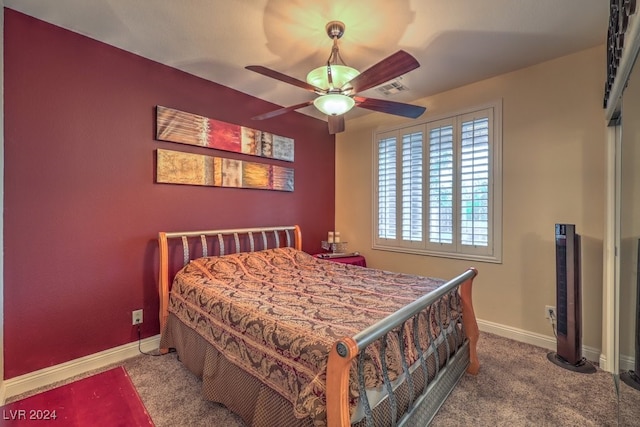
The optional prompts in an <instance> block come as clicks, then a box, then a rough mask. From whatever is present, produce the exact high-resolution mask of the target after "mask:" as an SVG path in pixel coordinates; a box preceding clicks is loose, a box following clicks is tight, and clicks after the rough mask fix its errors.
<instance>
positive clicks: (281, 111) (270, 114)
mask: <svg viewBox="0 0 640 427" xmlns="http://www.w3.org/2000/svg"><path fill="white" fill-rule="evenodd" d="M311 104H313V101H307V102H303V103H301V104H296V105H292V106H290V107H283V108H278V109H277V110H273V111H269V112H268V113H264V114H260V115H259V116H255V117H251V120H265V119H270V118H272V117H276V116H279V115H281V114H284V113H288V112H289V111H293V110H297V109H298V108H303V107H306V106H308V105H311Z"/></svg>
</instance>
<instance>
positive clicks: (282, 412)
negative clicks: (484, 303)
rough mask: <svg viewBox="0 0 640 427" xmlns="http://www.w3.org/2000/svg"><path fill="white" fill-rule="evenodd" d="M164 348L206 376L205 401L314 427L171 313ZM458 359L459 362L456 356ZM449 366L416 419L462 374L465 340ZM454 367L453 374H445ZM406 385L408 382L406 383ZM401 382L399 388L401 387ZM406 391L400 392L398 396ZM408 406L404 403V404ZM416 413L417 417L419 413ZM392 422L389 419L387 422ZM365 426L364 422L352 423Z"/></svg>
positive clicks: (263, 426)
mask: <svg viewBox="0 0 640 427" xmlns="http://www.w3.org/2000/svg"><path fill="white" fill-rule="evenodd" d="M160 348H173V349H175V350H176V352H177V354H178V358H179V360H180V361H181V362H182V363H183V364H184V366H185V367H186V368H187V369H188V370H189V371H190V372H192V373H193V374H194V375H196V376H197V377H198V378H200V379H201V380H202V395H203V397H204V398H205V399H207V400H211V401H213V402H217V403H220V404H222V405H224V406H225V407H227V408H228V409H229V410H231V411H232V412H234V413H235V414H237V415H238V416H239V417H240V418H242V420H243V421H244V422H245V424H246V425H247V426H250V427H273V426H276V425H277V426H279V427H313V426H314V423H313V420H312V419H311V418H306V419H297V418H295V417H294V415H293V404H292V403H291V402H289V401H288V400H287V399H285V398H284V397H282V396H281V395H280V394H278V393H277V392H275V391H274V390H273V389H271V388H270V387H268V386H266V385H264V384H263V383H261V382H260V381H259V380H258V379H257V378H255V377H254V376H252V375H251V374H249V373H247V372H246V371H244V370H242V369H241V368H239V367H238V366H236V365H234V364H233V363H231V362H229V361H228V360H227V359H226V358H225V357H224V356H223V355H221V353H220V352H218V350H216V349H215V348H214V347H213V346H212V345H211V344H210V343H209V342H207V341H206V340H205V339H204V338H202V337H201V336H200V335H199V334H198V333H197V332H195V331H194V330H193V329H191V328H189V327H188V326H186V325H185V324H184V323H183V322H182V321H180V320H179V319H178V318H177V317H175V316H174V315H173V314H169V318H168V321H167V324H166V327H165V329H164V331H163V333H162V337H161V341H160ZM444 348H445V346H444V345H441V346H439V349H440V351H439V353H440V355H439V359H440V360H441V361H443V360H445V359H446V358H447V356H446V352H445V351H444ZM456 359H457V360H456ZM452 362H454V363H450V364H449V366H448V367H444V368H443V369H441V371H440V373H441V374H449V375H440V376H439V377H438V378H436V379H434V380H432V379H433V378H431V379H430V381H431V380H432V381H431V382H430V384H429V389H430V391H429V395H428V396H427V399H425V402H424V403H425V405H424V408H425V410H424V411H419V412H422V413H421V414H414V418H413V421H417V420H418V419H419V420H420V423H421V424H422V423H424V422H425V421H426V422H428V421H430V420H431V418H432V417H433V415H435V413H436V412H437V410H438V408H439V407H440V406H441V404H442V403H443V402H444V400H445V399H446V397H447V396H448V394H449V393H450V391H451V389H453V387H454V386H455V384H456V383H457V382H458V380H459V378H460V377H461V376H462V374H464V370H465V369H466V367H467V365H468V364H469V351H468V346H467V342H465V344H464V345H463V348H462V349H461V350H459V351H458V352H457V354H456V356H453V357H452ZM428 364H429V365H431V366H430V369H429V370H430V372H435V369H434V368H435V366H434V361H433V357H431V358H429V359H428ZM447 371H451V372H447ZM418 373H419V370H417V371H416V372H415V373H414V374H415V375H412V376H413V377H414V379H415V385H416V387H419V388H421V387H423V386H424V379H423V378H422V375H421V374H418ZM405 384H406V382H405ZM402 387H403V386H400V387H399V388H400V389H402ZM403 395H404V396H408V393H407V392H406V391H405V392H403V390H399V396H401V399H402V396H403ZM403 406H405V405H403ZM373 412H374V418H375V419H376V425H387V424H390V418H389V415H390V411H389V408H388V399H387V400H385V401H383V402H382V404H381V405H379V406H378V407H376V408H375V409H374V411H373ZM416 415H417V419H416V418H415V416H416ZM387 421H388V422H387ZM359 425H363V426H364V425H365V422H364V420H362V421H361V422H359V423H355V424H354V426H359Z"/></svg>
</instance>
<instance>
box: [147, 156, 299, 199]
mask: <svg viewBox="0 0 640 427" xmlns="http://www.w3.org/2000/svg"><path fill="white" fill-rule="evenodd" d="M156 182H158V183H161V184H190V185H204V186H208V187H233V188H254V189H260V190H278V191H293V169H291V168H285V167H282V166H276V165H268V164H263V163H255V162H245V161H243V160H234V159H226V158H222V157H212V156H204V155H201V154H193V153H184V152H181V151H172V150H162V149H158V150H157V169H156Z"/></svg>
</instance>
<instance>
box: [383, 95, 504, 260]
mask: <svg viewBox="0 0 640 427" xmlns="http://www.w3.org/2000/svg"><path fill="white" fill-rule="evenodd" d="M478 114H479V116H478ZM476 117H489V134H490V137H489V150H490V153H489V187H490V188H489V203H488V204H489V224H488V225H489V236H488V240H489V241H488V245H487V246H471V245H462V244H461V243H460V240H461V239H460V229H461V224H460V222H461V220H460V210H459V208H460V206H459V203H460V197H459V196H460V194H459V192H460V183H459V181H460V175H461V167H460V162H461V152H460V151H461V149H460V147H461V142H460V135H459V133H460V129H461V124H462V122H463V121H468V120H469V119H473V118H476ZM447 123H450V124H452V125H453V133H454V159H455V163H454V183H455V185H454V201H455V202H454V219H455V221H454V235H453V243H452V244H442V243H430V242H429V219H430V218H429V192H428V190H429V148H430V147H429V131H430V130H431V129H433V128H437V127H439V126H441V125H445V124H447ZM416 132H421V133H422V143H423V149H422V154H423V160H422V166H423V170H422V180H423V182H422V191H423V196H422V224H423V225H422V240H421V241H406V240H403V239H402V218H403V216H402V214H403V212H402V138H403V135H408V134H412V133H416ZM389 138H390V139H393V138H395V141H396V144H397V145H396V150H397V154H396V174H397V175H396V176H397V178H396V184H395V185H396V192H395V193H396V215H395V225H396V233H395V238H380V237H378V236H379V233H378V226H379V223H378V220H379V217H378V183H379V181H378V179H379V177H378V142H379V141H380V140H382V139H389ZM372 158H373V168H372V169H373V186H372V187H373V197H372V222H373V227H372V229H373V230H372V232H373V236H372V248H373V249H376V250H386V251H394V252H404V253H412V254H420V255H430V256H438V257H446V258H456V259H466V260H476V261H483V262H493V263H501V262H502V100H499V101H495V102H491V103H488V104H483V105H478V106H475V107H471V108H467V109H464V110H460V111H457V112H454V113H451V114H443V115H439V116H434V117H429V118H428V119H427V120H425V121H422V122H420V123H418V124H415V123H414V122H412V123H411V124H410V125H405V126H401V125H400V126H395V127H392V128H384V129H379V130H377V131H375V132H374V133H373V155H372Z"/></svg>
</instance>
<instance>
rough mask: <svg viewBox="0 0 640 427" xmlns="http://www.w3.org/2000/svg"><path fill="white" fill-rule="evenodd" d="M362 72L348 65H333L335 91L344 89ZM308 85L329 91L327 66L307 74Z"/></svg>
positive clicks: (332, 75) (332, 73)
mask: <svg viewBox="0 0 640 427" xmlns="http://www.w3.org/2000/svg"><path fill="white" fill-rule="evenodd" d="M358 74H360V71H358V70H356V69H355V68H351V67H348V66H346V65H338V64H331V80H333V87H334V88H335V89H340V88H342V87H343V86H344V85H345V84H347V83H349V82H350V81H351V80H353V79H354V78H355V77H356V76H357V75H358ZM307 83H309V84H310V85H312V86H315V87H317V88H320V89H322V90H329V89H330V88H329V77H328V76H327V66H326V65H323V66H322V67H318V68H315V69H313V70H311V71H310V72H309V74H307Z"/></svg>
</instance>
